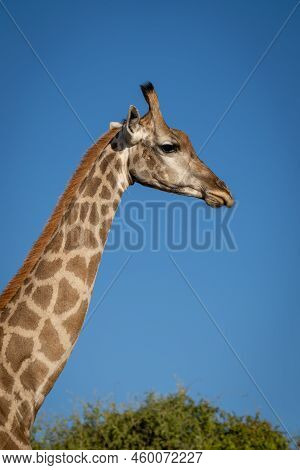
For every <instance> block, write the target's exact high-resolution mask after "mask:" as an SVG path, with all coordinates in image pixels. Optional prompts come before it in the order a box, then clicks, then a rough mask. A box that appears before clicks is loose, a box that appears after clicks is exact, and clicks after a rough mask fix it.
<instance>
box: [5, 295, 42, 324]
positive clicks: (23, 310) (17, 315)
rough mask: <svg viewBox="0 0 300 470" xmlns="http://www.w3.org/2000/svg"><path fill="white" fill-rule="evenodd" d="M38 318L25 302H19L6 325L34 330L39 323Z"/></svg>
mask: <svg viewBox="0 0 300 470" xmlns="http://www.w3.org/2000/svg"><path fill="white" fill-rule="evenodd" d="M39 318H40V317H39V316H38V315H37V314H36V313H35V312H34V311H33V310H31V309H30V308H29V307H28V306H27V303H26V302H20V303H19V305H18V306H17V308H16V310H15V312H14V313H13V314H12V316H11V317H10V319H9V321H8V324H9V325H10V326H17V325H18V326H20V327H21V328H24V329H25V330H34V329H35V328H36V327H37V326H38V323H39Z"/></svg>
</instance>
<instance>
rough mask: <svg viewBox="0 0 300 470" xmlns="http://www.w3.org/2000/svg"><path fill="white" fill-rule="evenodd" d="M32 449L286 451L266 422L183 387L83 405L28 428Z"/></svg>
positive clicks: (282, 440) (285, 442) (285, 444)
mask: <svg viewBox="0 0 300 470" xmlns="http://www.w3.org/2000/svg"><path fill="white" fill-rule="evenodd" d="M32 446H33V449H65V450H72V449H115V450H118V449H137V450H140V449H166V450H172V449H288V448H289V441H288V439H287V438H286V437H285V436H284V435H283V434H282V433H281V432H280V431H279V430H278V429H277V428H276V427H274V426H272V425H271V424H270V423H269V422H268V421H265V420H263V419H261V418H260V416H259V415H258V414H257V415H255V416H254V417H253V416H242V417H239V416H236V415H234V414H232V413H227V412H224V411H222V410H220V409H219V408H217V407H215V406H213V405H211V404H210V403H209V402H207V401H204V400H200V401H198V402H196V401H194V400H193V399H192V398H190V397H189V396H188V395H187V394H186V392H185V391H184V390H180V391H178V392H177V393H176V394H170V395H167V396H166V397H160V396H156V395H155V394H153V393H150V394H148V395H147V396H146V398H145V400H144V401H143V402H141V403H140V404H139V405H138V406H136V407H133V406H126V407H124V409H122V410H120V409H118V408H117V406H116V405H115V404H111V405H109V406H103V405H102V404H101V403H99V402H97V403H96V404H86V405H84V406H83V411H82V413H77V414H73V415H72V416H70V418H68V419H57V420H56V421H55V422H54V423H52V424H51V423H49V422H48V423H47V422H46V423H44V424H43V423H42V422H41V421H40V422H39V423H38V424H37V425H36V426H35V427H34V429H33V433H32Z"/></svg>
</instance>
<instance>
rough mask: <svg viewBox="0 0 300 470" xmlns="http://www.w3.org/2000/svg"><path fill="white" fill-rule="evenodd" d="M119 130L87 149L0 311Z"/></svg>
mask: <svg viewBox="0 0 300 470" xmlns="http://www.w3.org/2000/svg"><path fill="white" fill-rule="evenodd" d="M119 130H120V129H116V128H115V129H111V130H109V131H108V132H106V133H105V134H103V135H102V136H101V137H100V138H99V139H98V140H97V142H96V143H95V144H94V145H93V146H92V147H90V148H89V149H88V151H87V152H86V153H85V155H84V157H83V158H82V160H81V162H80V164H79V166H78V167H77V169H76V170H75V172H74V174H73V176H72V178H71V180H70V181H69V183H68V185H67V187H66V189H65V191H64V192H63V194H62V196H61V197H60V199H59V201H58V203H57V205H56V207H55V209H54V211H53V213H52V215H51V217H50V219H49V220H48V222H47V223H46V225H45V227H44V229H43V231H42V233H41V235H40V237H39V238H38V239H37V241H36V242H35V243H34V245H33V246H32V248H31V250H30V252H29V254H28V255H27V257H26V259H25V261H24V263H23V265H22V266H21V268H20V269H19V271H18V272H17V273H16V274H15V276H14V277H13V278H12V279H11V280H10V281H9V283H8V284H7V286H6V287H5V289H4V290H3V292H2V293H1V295H0V310H2V309H4V308H5V307H6V305H7V303H8V302H9V301H10V300H11V299H12V298H13V296H14V295H15V294H16V293H17V291H18V289H19V287H21V285H22V283H23V282H24V280H25V279H26V277H27V276H28V274H29V273H30V272H31V271H32V269H33V268H34V266H35V265H36V263H37V261H38V260H39V258H40V256H41V254H42V253H43V251H44V249H45V248H46V245H47V244H48V242H49V241H50V239H51V238H52V236H53V235H54V232H55V229H56V228H57V226H58V224H59V222H60V221H61V219H62V216H63V214H64V212H65V209H66V207H68V206H69V205H70V203H71V202H72V200H73V198H74V196H75V194H76V191H77V189H78V188H79V186H80V184H81V182H82V181H83V179H84V178H85V177H86V176H87V174H88V172H89V170H90V169H91V168H92V166H93V164H94V162H95V161H96V159H97V157H98V156H99V155H100V154H101V153H102V151H103V150H104V149H105V147H107V145H108V144H109V143H110V142H111V140H112V139H113V138H114V137H115V135H116V134H117V133H118V132H119Z"/></svg>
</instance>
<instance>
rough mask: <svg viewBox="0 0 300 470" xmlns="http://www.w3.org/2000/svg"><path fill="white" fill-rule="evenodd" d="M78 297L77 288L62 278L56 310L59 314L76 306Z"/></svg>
mask: <svg viewBox="0 0 300 470" xmlns="http://www.w3.org/2000/svg"><path fill="white" fill-rule="evenodd" d="M78 298H79V295H78V293H77V291H76V289H73V287H72V286H71V285H70V283H69V282H68V281H67V279H65V278H63V279H61V281H60V283H59V286H58V295H57V299H56V303H55V306H54V312H55V313H57V314H59V315H60V314H62V313H64V312H67V311H68V310H70V309H71V308H73V307H74V305H75V304H76V302H77V300H78Z"/></svg>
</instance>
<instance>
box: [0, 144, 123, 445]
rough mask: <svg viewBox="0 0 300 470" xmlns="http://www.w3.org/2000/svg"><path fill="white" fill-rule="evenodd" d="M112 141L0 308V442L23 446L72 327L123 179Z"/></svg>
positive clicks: (66, 351) (80, 316)
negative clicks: (42, 247) (24, 274)
mask: <svg viewBox="0 0 300 470" xmlns="http://www.w3.org/2000/svg"><path fill="white" fill-rule="evenodd" d="M113 148H114V149H116V148H117V146H116V145H113V143H112V145H108V147H106V149H105V150H104V151H103V152H102V154H101V155H100V156H99V158H97V160H96V162H95V163H94V165H93V167H92V168H91V169H90V171H89V173H88V175H87V176H86V177H85V179H84V180H83V181H82V183H81V185H80V187H79V189H78V191H77V193H76V195H75V197H74V199H73V201H72V202H71V204H70V205H69V206H68V207H66V210H65V212H64V215H63V217H62V219H61V220H60V222H59V223H58V226H57V228H56V230H55V231H54V235H53V237H52V238H51V240H50V241H49V243H48V244H47V245H46V247H45V250H44V252H43V254H42V255H41V256H40V258H39V260H38V262H37V264H36V265H35V267H34V269H33V270H32V271H31V273H30V274H29V275H28V276H27V278H26V279H25V281H24V283H23V284H22V285H21V287H20V288H19V290H18V292H17V293H16V295H15V296H14V297H13V299H12V300H11V301H10V302H9V303H8V304H7V306H6V308H5V309H4V310H3V311H2V312H0V345H1V342H2V348H1V363H0V448H3V447H1V441H2V440H3V439H4V438H5V439H6V441H9V442H10V444H9V445H10V447H9V448H13V447H12V446H13V444H12V443H16V444H15V445H16V446H19V447H20V448H22V446H23V448H27V446H29V433H30V428H31V425H32V423H33V421H34V418H35V415H36V413H37V411H38V409H39V407H40V406H41V404H42V403H43V401H44V399H45V397H46V395H47V394H48V392H49V391H50V390H51V388H52V386H53V385H54V383H55V381H56V379H57V377H58V375H59V374H60V372H61V370H62V369H63V367H64V365H65V363H66V361H67V360H68V358H69V355H70V354H71V351H72V349H73V346H74V344H75V342H76V340H77V338H78V335H79V333H80V330H81V327H82V324H83V321H84V318H85V314H86V312H87V309H88V306H89V302H90V298H91V294H92V289H93V286H94V281H95V277H96V274H97V270H98V266H99V263H100V259H101V255H102V252H103V249H104V245H105V242H106V238H107V235H108V231H109V228H110V226H111V223H112V219H113V217H114V214H115V212H116V210H117V207H118V204H119V201H120V198H121V196H122V194H123V192H124V190H126V189H127V187H128V186H129V184H130V177H129V173H128V169H127V160H128V150H127V149H124V150H122V151H120V150H118V149H117V150H113ZM2 339H3V340H2ZM19 447H16V448H19Z"/></svg>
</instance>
